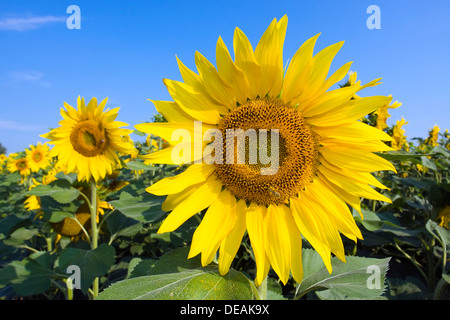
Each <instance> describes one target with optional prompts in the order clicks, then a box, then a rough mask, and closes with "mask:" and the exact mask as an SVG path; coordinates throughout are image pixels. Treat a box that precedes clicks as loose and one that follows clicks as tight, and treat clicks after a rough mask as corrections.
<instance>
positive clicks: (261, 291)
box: [257, 277, 267, 300]
mask: <svg viewBox="0 0 450 320" xmlns="http://www.w3.org/2000/svg"><path fill="white" fill-rule="evenodd" d="M257 291H258V295H259V300H267V277H265V278H264V280H263V281H262V282H261V284H260V286H259V287H258V289H257Z"/></svg>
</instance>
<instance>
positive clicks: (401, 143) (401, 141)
mask: <svg viewBox="0 0 450 320" xmlns="http://www.w3.org/2000/svg"><path fill="white" fill-rule="evenodd" d="M407 124H408V122H406V120H405V119H403V118H402V119H401V120H397V123H396V124H395V126H394V127H393V129H392V138H393V140H392V141H391V146H392V148H394V149H395V150H401V149H403V148H405V150H406V151H409V145H408V142H407V141H406V136H405V129H403V126H404V125H407Z"/></svg>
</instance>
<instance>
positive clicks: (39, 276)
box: [0, 251, 55, 296]
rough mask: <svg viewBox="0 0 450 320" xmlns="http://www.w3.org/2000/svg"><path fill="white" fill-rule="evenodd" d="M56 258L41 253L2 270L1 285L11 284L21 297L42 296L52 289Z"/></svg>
mask: <svg viewBox="0 0 450 320" xmlns="http://www.w3.org/2000/svg"><path fill="white" fill-rule="evenodd" d="M53 261H54V256H52V255H51V254H50V253H49V252H46V251H39V252H35V253H33V254H31V255H30V256H29V257H28V258H26V259H24V260H22V261H13V262H11V263H10V264H8V265H7V266H6V267H5V268H3V269H1V270H0V284H8V283H9V284H11V285H12V287H13V289H14V291H15V292H16V293H17V294H18V295H19V296H29V295H33V294H40V293H43V292H45V291H46V290H47V289H48V288H50V284H51V277H52V276H54V275H55V273H54V272H53V271H52V265H53Z"/></svg>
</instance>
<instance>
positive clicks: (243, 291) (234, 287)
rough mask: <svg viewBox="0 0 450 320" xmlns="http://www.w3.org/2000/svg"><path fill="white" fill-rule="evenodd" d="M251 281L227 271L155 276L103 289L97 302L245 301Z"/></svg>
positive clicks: (198, 270) (187, 271)
mask: <svg viewBox="0 0 450 320" xmlns="http://www.w3.org/2000/svg"><path fill="white" fill-rule="evenodd" d="M252 297H253V291H252V288H251V287H250V281H249V280H248V279H247V278H246V277H245V276H244V275H243V274H242V273H240V272H238V271H236V270H233V269H230V271H229V272H228V273H227V274H226V275H225V276H221V275H220V274H219V270H218V269H217V267H204V268H201V269H192V270H185V271H181V272H177V273H168V274H156V275H152V276H144V277H137V278H132V279H128V280H124V281H121V282H117V283H115V284H113V285H112V286H110V287H109V288H107V289H105V290H104V291H103V292H102V293H101V294H100V295H99V296H98V298H97V299H98V300H211V299H213V300H219V299H220V300H233V299H238V300H248V299H252Z"/></svg>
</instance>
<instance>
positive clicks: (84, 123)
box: [42, 97, 134, 181]
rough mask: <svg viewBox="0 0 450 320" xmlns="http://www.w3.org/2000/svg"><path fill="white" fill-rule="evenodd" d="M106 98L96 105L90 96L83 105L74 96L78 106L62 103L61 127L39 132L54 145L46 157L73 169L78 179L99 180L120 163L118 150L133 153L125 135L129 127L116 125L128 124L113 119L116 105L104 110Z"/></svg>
mask: <svg viewBox="0 0 450 320" xmlns="http://www.w3.org/2000/svg"><path fill="white" fill-rule="evenodd" d="M106 101H107V99H104V100H103V101H102V102H101V103H100V104H98V105H97V99H96V98H92V100H91V101H90V102H89V103H88V105H87V106H86V104H85V102H84V98H80V97H78V101H77V105H78V109H75V108H73V107H72V106H70V105H68V104H67V103H64V106H65V108H66V110H64V109H62V108H61V115H62V116H63V118H64V119H63V120H62V121H60V122H59V124H60V125H61V126H60V127H58V128H56V129H53V130H51V131H50V132H49V133H47V134H45V135H42V137H44V138H47V139H50V140H51V141H50V142H49V143H50V144H53V145H54V147H53V148H52V150H51V151H50V156H51V157H58V163H59V165H60V167H65V168H67V170H66V171H67V172H76V173H77V174H78V180H80V181H82V180H86V181H89V180H90V179H91V177H92V178H93V179H94V180H95V181H99V180H100V179H103V178H104V177H105V176H106V174H111V173H112V172H113V170H114V169H116V167H118V166H120V159H119V156H118V153H121V154H130V153H133V152H134V146H133V143H132V142H131V141H130V140H129V139H128V138H127V136H128V135H129V134H130V133H132V132H133V130H130V129H123V128H119V127H121V126H127V125H128V124H126V123H124V122H120V121H114V120H115V119H116V117H117V113H118V111H119V108H115V109H112V110H109V109H107V110H105V111H104V108H105V105H106Z"/></svg>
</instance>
